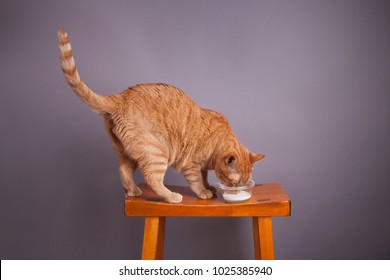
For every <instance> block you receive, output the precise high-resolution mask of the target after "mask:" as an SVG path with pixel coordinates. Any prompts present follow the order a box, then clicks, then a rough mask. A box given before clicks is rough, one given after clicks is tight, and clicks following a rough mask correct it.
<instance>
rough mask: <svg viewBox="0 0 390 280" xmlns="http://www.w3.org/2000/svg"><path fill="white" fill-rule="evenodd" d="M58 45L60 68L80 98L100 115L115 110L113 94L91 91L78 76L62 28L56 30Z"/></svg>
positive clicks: (66, 36) (66, 35)
mask: <svg viewBox="0 0 390 280" xmlns="http://www.w3.org/2000/svg"><path fill="white" fill-rule="evenodd" d="M58 46H59V47H60V59H61V68H62V72H64V76H65V79H66V81H67V82H68V84H69V85H70V86H71V88H72V89H73V91H74V92H75V93H76V94H77V96H78V97H80V99H81V100H82V101H83V102H84V103H85V104H87V105H88V106H89V107H91V108H92V110H94V111H95V112H97V113H99V114H100V115H104V114H107V113H111V112H113V111H114V110H115V107H116V102H115V100H114V96H102V95H99V94H96V93H95V92H93V91H92V90H91V89H90V88H89V87H88V86H87V85H86V84H85V83H84V82H83V81H82V80H81V78H80V75H79V73H78V72H77V69H76V64H75V62H74V58H73V54H72V46H71V45H70V41H69V38H68V34H67V33H66V32H65V30H64V29H63V28H60V30H59V31H58Z"/></svg>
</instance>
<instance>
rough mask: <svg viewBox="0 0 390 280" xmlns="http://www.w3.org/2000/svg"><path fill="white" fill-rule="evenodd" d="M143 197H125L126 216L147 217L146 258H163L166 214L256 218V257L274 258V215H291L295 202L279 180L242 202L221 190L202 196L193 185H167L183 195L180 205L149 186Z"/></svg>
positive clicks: (254, 232)
mask: <svg viewBox="0 0 390 280" xmlns="http://www.w3.org/2000/svg"><path fill="white" fill-rule="evenodd" d="M139 187H140V188H141V189H142V196H140V197H129V198H126V200H125V215H126V216H144V217H145V228H144V242H143V249H142V259H162V257H163V246H164V229H165V217H252V219H253V236H254V247H255V258H256V259H274V249H273V238H272V221H271V218H272V217H274V216H290V215H291V202H290V198H289V197H288V195H287V194H286V193H285V191H284V190H283V188H282V187H281V186H280V185H279V184H277V183H266V184H259V185H256V186H255V187H254V188H253V191H252V197H251V198H250V199H249V200H247V201H244V202H240V203H227V202H225V201H224V199H223V197H222V192H221V191H220V190H219V189H218V190H217V193H216V195H214V197H213V198H211V199H206V200H204V199H200V198H198V197H197V196H196V195H195V194H194V193H193V192H192V190H191V189H190V188H189V187H180V186H169V185H168V186H167V188H168V189H170V190H171V191H174V192H178V193H180V194H181V195H183V200H182V202H181V203H178V204H170V203H166V202H163V201H162V200H161V199H160V198H159V197H158V196H157V195H156V194H155V193H154V192H153V191H152V190H151V188H150V187H148V186H147V185H140V186H139Z"/></svg>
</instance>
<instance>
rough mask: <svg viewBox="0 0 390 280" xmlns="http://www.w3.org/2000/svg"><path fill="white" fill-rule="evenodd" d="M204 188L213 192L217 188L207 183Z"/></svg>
mask: <svg viewBox="0 0 390 280" xmlns="http://www.w3.org/2000/svg"><path fill="white" fill-rule="evenodd" d="M206 189H208V190H210V191H211V192H212V193H213V194H216V193H217V188H216V187H214V186H210V185H207V187H206Z"/></svg>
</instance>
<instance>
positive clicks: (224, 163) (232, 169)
mask: <svg viewBox="0 0 390 280" xmlns="http://www.w3.org/2000/svg"><path fill="white" fill-rule="evenodd" d="M263 158H264V155H262V154H254V153H252V152H250V151H248V150H247V149H245V148H242V149H240V150H239V151H237V150H232V151H230V152H227V153H224V154H223V155H221V156H220V157H219V159H218V161H217V164H216V166H215V175H216V176H217V178H218V179H219V180H221V182H223V183H224V184H225V185H227V186H229V187H233V186H241V185H245V184H246V183H248V181H249V180H251V179H252V170H253V165H254V164H255V163H256V162H258V161H260V160H262V159H263Z"/></svg>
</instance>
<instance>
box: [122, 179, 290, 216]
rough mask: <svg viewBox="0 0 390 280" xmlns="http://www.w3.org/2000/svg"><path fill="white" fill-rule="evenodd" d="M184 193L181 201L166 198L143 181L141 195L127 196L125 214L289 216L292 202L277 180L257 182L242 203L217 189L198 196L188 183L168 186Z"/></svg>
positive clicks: (172, 189)
mask: <svg viewBox="0 0 390 280" xmlns="http://www.w3.org/2000/svg"><path fill="white" fill-rule="evenodd" d="M167 187H168V188H169V189H170V190H171V191H174V192H178V193H180V194H181V195H183V201H182V202H181V203H178V204H170V203H167V202H163V201H162V200H161V199H160V198H158V197H157V196H156V194H155V193H154V192H153V191H152V190H151V188H150V187H148V186H146V185H141V186H140V188H141V189H142V192H143V193H142V196H141V197H132V198H126V200H125V215H126V216H145V217H167V216H172V217H201V216H204V217H227V216H228V217H271V216H290V214H291V209H290V208H291V202H290V198H289V197H288V195H287V194H286V193H285V192H284V190H283V188H282V187H281V186H280V185H279V184H277V183H266V184H261V185H256V186H255V187H254V188H253V193H252V197H251V198H250V199H249V200H247V201H244V202H240V203H227V202H225V201H224V200H223V198H222V193H221V191H220V190H219V189H218V192H217V194H216V196H215V197H214V198H212V199H207V200H203V199H199V198H197V197H196V195H195V194H194V193H193V192H192V190H191V189H190V188H189V187H178V186H167Z"/></svg>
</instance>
